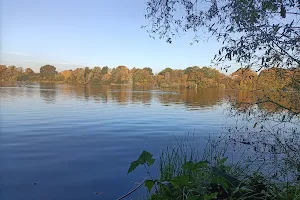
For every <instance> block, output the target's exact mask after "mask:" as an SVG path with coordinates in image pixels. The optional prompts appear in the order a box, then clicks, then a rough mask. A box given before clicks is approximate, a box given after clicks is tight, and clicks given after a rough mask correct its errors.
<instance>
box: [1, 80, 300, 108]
mask: <svg viewBox="0 0 300 200" xmlns="http://www.w3.org/2000/svg"><path fill="white" fill-rule="evenodd" d="M6 88H8V87H6ZM37 92H39V93H40V98H41V99H42V100H43V101H44V102H45V103H47V104H48V103H55V100H56V97H57V95H60V96H64V98H68V99H70V98H75V99H77V100H80V101H81V100H86V101H94V102H95V103H110V102H113V103H117V104H119V105H128V104H134V103H141V104H144V105H149V104H151V103H152V102H159V103H161V104H163V105H165V106H168V105H175V104H183V105H185V106H186V107H188V108H190V109H192V110H195V109H196V110H197V109H203V108H212V107H214V106H216V105H218V104H220V103H224V102H230V103H231V104H232V106H233V108H236V109H239V110H245V109H248V108H251V107H252V106H254V105H255V104H257V102H260V103H259V104H257V105H258V106H259V108H260V109H264V110H267V111H269V112H278V111H281V110H282V109H284V108H291V109H292V110H294V111H295V112H296V111H297V112H299V108H300V94H298V93H293V92H278V91H277V92H274V91H271V92H262V91H256V92H250V91H234V90H224V89H203V90H188V89H178V90H153V89H151V88H138V87H136V88H132V87H128V86H97V85H67V84H63V85H60V84H48V83H47V84H35V85H27V86H25V87H10V90H7V89H6V90H5V91H4V90H3V89H2V92H1V96H2V99H6V98H8V99H9V98H12V97H16V96H20V95H26V96H28V97H30V96H32V95H34V94H35V93H37ZM58 93H59V94H58Z"/></svg>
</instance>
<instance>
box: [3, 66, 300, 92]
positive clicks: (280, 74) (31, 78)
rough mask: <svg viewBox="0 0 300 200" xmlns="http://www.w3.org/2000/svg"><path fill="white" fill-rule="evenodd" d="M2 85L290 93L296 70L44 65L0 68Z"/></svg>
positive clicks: (299, 80) (296, 84)
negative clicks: (65, 67)
mask: <svg viewBox="0 0 300 200" xmlns="http://www.w3.org/2000/svg"><path fill="white" fill-rule="evenodd" d="M0 80H1V81H2V82H7V81H8V82H17V81H21V82H59V83H76V84H100V85H114V84H124V85H134V86H150V87H161V88H227V89H247V90H263V89H268V90H277V89H280V90H291V89H296V90H299V88H300V69H298V68H290V69H284V68H276V67H273V68H269V69H264V70H261V71H260V73H257V72H256V71H254V70H251V69H250V68H240V69H238V70H237V71H235V72H233V73H232V74H230V75H225V74H223V73H221V72H220V71H218V70H217V69H214V68H210V67H198V66H193V67H188V68H186V69H184V70H181V69H171V68H165V69H164V70H162V71H161V72H159V73H158V74H153V72H152V69H151V68H149V67H145V68H142V69H138V68H133V69H131V70H130V69H128V68H127V67H126V66H118V67H116V68H112V69H111V68H108V67H107V66H104V67H102V68H101V67H98V66H96V67H94V68H89V67H85V68H77V69H75V70H64V71H62V72H57V71H56V67H55V66H53V65H44V66H42V67H41V68H40V72H39V73H35V72H34V71H33V70H32V69H30V68H26V69H23V68H21V67H16V66H8V67H7V66H5V65H0Z"/></svg>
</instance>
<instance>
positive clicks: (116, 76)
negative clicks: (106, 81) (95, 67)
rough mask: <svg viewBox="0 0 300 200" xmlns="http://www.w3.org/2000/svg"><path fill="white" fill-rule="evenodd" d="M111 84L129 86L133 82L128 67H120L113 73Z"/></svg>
mask: <svg viewBox="0 0 300 200" xmlns="http://www.w3.org/2000/svg"><path fill="white" fill-rule="evenodd" d="M110 79H111V83H115V84H129V83H131V82H132V76H131V73H130V70H129V69H128V68H127V67H126V66H118V67H117V68H116V69H113V70H112V72H111V77H110Z"/></svg>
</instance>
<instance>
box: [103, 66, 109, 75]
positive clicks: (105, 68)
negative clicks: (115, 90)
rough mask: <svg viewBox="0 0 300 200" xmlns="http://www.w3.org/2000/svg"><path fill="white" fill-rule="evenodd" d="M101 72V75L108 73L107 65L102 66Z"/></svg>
mask: <svg viewBox="0 0 300 200" xmlns="http://www.w3.org/2000/svg"><path fill="white" fill-rule="evenodd" d="M101 74H102V75H105V74H108V67H107V66H104V67H103V68H102V70H101Z"/></svg>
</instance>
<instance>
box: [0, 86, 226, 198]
mask: <svg viewBox="0 0 300 200" xmlns="http://www.w3.org/2000/svg"><path fill="white" fill-rule="evenodd" d="M0 95H1V113H0V120H1V124H0V126H1V127H0V128H1V129H0V130H1V136H0V137H1V140H0V160H1V165H0V174H1V179H0V188H1V191H0V192H1V193H0V196H1V199H9V200H19V199H25V200H29V199H30V200H31V199H36V200H38V199H43V200H48V199H49V200H50V199H51V200H54V199H65V200H77V199H78V200H79V199H116V198H118V197H120V196H122V195H123V194H125V193H127V192H128V191H130V190H131V189H132V188H133V187H134V186H135V184H134V182H136V181H141V180H142V179H143V178H144V177H145V173H144V171H143V169H139V170H137V171H136V172H134V173H132V174H129V175H127V170H128V167H129V164H130V162H131V161H133V160H135V159H136V158H137V157H138V155H139V154H140V153H141V152H142V151H143V150H147V151H150V152H152V153H153V154H154V156H155V157H157V156H158V154H159V151H160V150H162V149H163V148H165V147H166V146H167V145H169V146H172V145H175V144H176V139H177V140H181V139H183V138H185V137H186V135H187V134H188V133H189V134H190V135H191V134H192V135H193V144H194V145H196V146H197V147H199V149H203V148H204V145H205V140H206V138H207V137H208V136H209V135H212V134H216V133H219V132H221V131H223V127H224V124H226V122H227V121H228V118H226V115H225V114H224V112H226V108H228V103H227V101H228V91H227V92H226V91H225V90H219V89H207V90H198V91H197V90H176V91H160V90H146V89H132V88H126V87H117V86H116V87H100V86H81V85H78V86H71V85H55V84H41V85H39V84H32V85H27V86H24V87H14V86H12V87H1V88H0ZM190 137H191V136H190ZM175 138H176V139H175ZM95 192H103V193H102V194H101V195H96V194H95ZM141 192H142V191H141Z"/></svg>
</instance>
